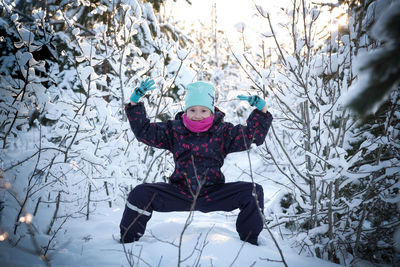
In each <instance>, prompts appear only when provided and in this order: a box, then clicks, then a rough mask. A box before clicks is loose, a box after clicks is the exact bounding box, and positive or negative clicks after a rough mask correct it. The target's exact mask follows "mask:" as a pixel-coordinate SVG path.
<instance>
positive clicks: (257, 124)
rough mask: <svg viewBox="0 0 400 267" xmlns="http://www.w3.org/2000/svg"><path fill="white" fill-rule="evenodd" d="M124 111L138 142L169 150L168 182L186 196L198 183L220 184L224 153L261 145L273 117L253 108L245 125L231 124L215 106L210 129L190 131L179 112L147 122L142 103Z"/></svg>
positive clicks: (221, 181)
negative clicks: (171, 165)
mask: <svg viewBox="0 0 400 267" xmlns="http://www.w3.org/2000/svg"><path fill="white" fill-rule="evenodd" d="M125 111H126V113H127V116H128V119H129V123H130V126H131V128H132V131H133V133H134V134H135V136H136V138H137V139H138V140H139V141H140V142H143V143H145V144H147V145H149V146H152V147H156V148H162V149H167V150H169V151H170V152H171V153H172V155H173V158H174V161H175V170H174V172H173V174H172V175H171V176H170V177H169V182H170V183H172V184H175V185H177V186H178V187H179V188H180V189H181V191H182V193H183V194H187V195H188V196H189V197H190V190H192V192H191V193H192V194H193V192H197V191H196V190H197V188H198V187H199V184H201V185H202V187H201V188H202V191H206V190H207V187H208V186H211V185H216V184H222V183H224V182H225V178H224V175H223V174H222V172H221V167H222V165H223V163H224V159H225V157H226V155H227V154H229V153H232V152H238V151H244V150H246V149H248V148H249V146H250V144H251V143H255V144H256V145H261V144H262V143H263V142H264V140H265V137H266V135H267V132H268V129H269V127H270V125H271V122H272V119H273V118H272V115H271V114H270V113H269V112H267V113H263V112H261V111H259V110H257V109H255V110H254V111H253V112H252V113H251V114H250V115H249V117H248V119H247V126H242V125H236V126H234V125H233V124H232V123H228V122H224V121H223V118H224V116H225V114H224V113H223V112H222V111H220V110H219V109H217V108H216V112H215V118H214V122H213V125H212V126H211V128H210V129H209V130H208V131H206V132H202V133H194V132H191V131H189V130H188V129H187V128H186V127H185V126H184V124H183V121H182V115H183V112H179V113H178V114H176V116H175V119H174V120H168V121H167V122H157V123H151V122H150V120H149V119H148V118H147V116H146V110H145V107H144V105H143V103H138V104H137V105H130V104H128V105H126V107H125ZM243 136H244V137H243ZM196 175H197V179H196ZM188 189H189V190H188ZM205 193H207V192H205Z"/></svg>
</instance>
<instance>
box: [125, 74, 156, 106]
mask: <svg viewBox="0 0 400 267" xmlns="http://www.w3.org/2000/svg"><path fill="white" fill-rule="evenodd" d="M154 84H155V82H154V80H153V79H150V78H147V79H146V80H145V81H142V82H140V86H139V87H137V88H135V90H134V91H133V93H132V95H131V98H130V100H131V101H132V102H135V103H138V102H139V98H141V97H142V96H144V94H145V93H146V92H147V91H150V90H153V89H155V88H156V86H155V85H154Z"/></svg>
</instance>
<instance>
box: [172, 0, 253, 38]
mask: <svg viewBox="0 0 400 267" xmlns="http://www.w3.org/2000/svg"><path fill="white" fill-rule="evenodd" d="M191 2H192V5H189V4H188V3H187V2H186V1H185V0H177V1H176V2H173V1H172V0H169V1H167V4H166V10H165V12H166V14H171V15H172V16H174V17H175V19H177V20H181V21H182V23H187V24H189V25H190V24H192V23H193V24H196V23H197V22H199V21H201V22H203V23H208V24H211V23H212V15H211V12H212V6H213V4H214V3H216V7H217V21H218V22H217V27H218V29H220V30H223V31H225V32H227V33H228V35H229V34H230V35H232V34H235V33H236V32H237V31H236V28H235V24H237V23H239V22H246V24H247V23H248V22H250V21H251V20H252V17H253V15H254V13H255V7H254V3H253V1H252V0H247V1H244V0H217V1H215V0H191Z"/></svg>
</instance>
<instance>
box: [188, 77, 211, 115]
mask: <svg viewBox="0 0 400 267" xmlns="http://www.w3.org/2000/svg"><path fill="white" fill-rule="evenodd" d="M214 97H215V88H214V86H213V85H212V84H210V83H206V82H195V83H190V84H188V85H187V86H186V97H185V111H186V110H187V109H188V108H190V107H193V106H204V107H207V108H209V109H210V110H211V112H212V113H214Z"/></svg>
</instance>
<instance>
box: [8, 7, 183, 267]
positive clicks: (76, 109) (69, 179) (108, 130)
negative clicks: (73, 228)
mask: <svg viewBox="0 0 400 267" xmlns="http://www.w3.org/2000/svg"><path fill="white" fill-rule="evenodd" d="M0 12H1V13H2V16H1V19H0V33H1V39H2V41H1V43H0V46H1V51H2V53H1V55H0V62H1V70H0V82H1V86H2V89H1V96H0V97H1V98H0V104H1V106H0V116H1V125H0V133H1V144H0V145H1V147H2V151H1V154H0V158H1V164H2V170H4V178H3V175H2V178H1V183H0V185H1V189H0V190H1V192H0V193H1V194H0V196H1V197H2V199H0V201H1V203H2V206H1V212H2V214H1V216H2V218H7V219H9V218H12V219H11V220H6V221H5V220H2V221H1V222H2V224H1V232H2V233H3V232H6V233H8V236H9V239H8V240H9V242H10V244H11V245H12V246H17V247H20V246H22V247H32V246H31V245H29V244H30V242H29V238H28V234H29V236H30V238H31V239H32V240H34V241H35V242H34V244H36V245H34V247H33V248H32V253H34V254H38V255H41V257H42V259H44V260H45V261H50V260H51V256H49V254H48V252H49V251H50V250H54V249H55V250H56V249H58V248H60V246H62V245H63V244H62V242H57V240H58V239H60V240H63V239H65V235H68V231H67V230H65V231H60V230H61V229H62V227H63V225H64V224H65V223H68V221H69V220H73V219H74V218H77V217H84V218H85V217H86V219H89V218H90V214H91V213H92V212H93V211H94V210H95V209H96V207H97V206H98V205H106V206H109V207H112V206H113V205H114V204H115V203H117V204H121V203H124V201H125V199H126V194H127V193H129V189H130V188H131V187H132V186H133V185H134V184H136V183H142V182H145V181H148V182H152V181H156V180H157V181H161V180H162V179H163V177H164V178H166V177H167V176H168V175H169V172H171V168H172V166H171V164H169V162H170V157H169V155H168V154H166V152H165V151H156V150H154V149H151V148H148V147H145V146H144V145H141V144H139V143H138V142H137V141H136V140H135V138H134V136H133V133H132V132H131V130H130V128H129V124H128V123H127V120H126V117H125V112H124V105H125V104H126V103H127V102H128V99H129V96H130V94H131V93H132V91H133V89H134V88H135V87H136V85H137V84H138V82H140V81H141V80H142V79H143V78H144V77H152V78H153V79H155V80H156V83H157V87H158V90H156V92H154V94H152V95H151V96H147V97H145V98H143V99H144V101H146V102H148V105H147V106H148V113H149V116H150V118H151V119H152V120H159V119H164V118H170V117H171V116H172V115H173V113H174V112H175V111H176V110H178V109H179V108H180V106H179V104H178V105H172V104H171V103H172V101H173V100H174V98H175V100H178V101H179V97H180V95H181V94H182V88H183V87H182V86H183V85H185V84H186V83H188V82H190V81H185V80H184V79H183V78H182V77H183V76H182V75H181V74H182V73H183V72H185V74H188V73H189V74H190V73H191V72H190V70H189V69H188V68H187V67H186V66H185V63H184V61H185V59H186V57H187V53H186V52H185V51H184V50H182V49H181V48H180V47H179V46H178V45H177V44H176V43H175V42H174V41H173V40H169V39H168V38H166V37H165V34H164V33H163V32H162V31H161V30H160V27H159V24H158V21H157V18H156V16H155V14H154V12H153V9H152V6H151V5H150V4H147V3H141V2H140V1H136V0H121V1H111V0H110V1H109V0H98V1H67V2H61V3H59V2H58V1H47V2H46V5H45V6H42V5H41V4H38V3H36V2H35V3H33V4H27V3H25V2H24V1H16V2H14V1H2V4H1V6H0ZM169 30H170V31H171V30H173V27H171V28H170V29H169ZM184 76H185V77H187V75H184ZM173 89H176V90H175V91H176V92H175V93H174V94H173V93H171V92H172V91H173ZM167 106H168V109H167V108H166V107H167ZM133 148H135V149H133ZM6 191H7V193H6ZM4 203H6V204H4ZM61 235H63V236H61ZM60 236H61V237H60Z"/></svg>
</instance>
